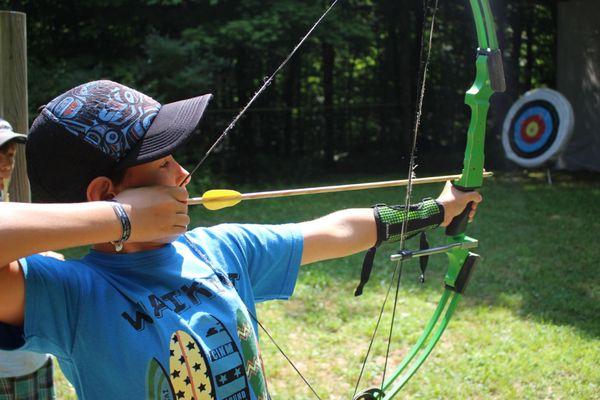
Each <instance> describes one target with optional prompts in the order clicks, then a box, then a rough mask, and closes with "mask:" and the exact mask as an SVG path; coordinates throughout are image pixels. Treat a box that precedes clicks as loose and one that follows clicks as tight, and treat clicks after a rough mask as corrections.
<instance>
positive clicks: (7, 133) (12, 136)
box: [0, 118, 27, 147]
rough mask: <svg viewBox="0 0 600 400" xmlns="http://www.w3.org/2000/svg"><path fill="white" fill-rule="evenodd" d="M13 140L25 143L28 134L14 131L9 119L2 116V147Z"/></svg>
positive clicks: (0, 135)
mask: <svg viewBox="0 0 600 400" xmlns="http://www.w3.org/2000/svg"><path fill="white" fill-rule="evenodd" d="M11 141H15V142H17V143H25V142H26V141H27V136H25V135H21V134H20V133H15V132H13V128H12V126H11V125H10V124H9V123H8V122H7V121H5V120H3V119H2V118H0V147H2V146H4V145H5V144H6V143H8V142H11Z"/></svg>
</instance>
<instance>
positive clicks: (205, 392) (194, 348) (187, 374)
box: [169, 331, 215, 400]
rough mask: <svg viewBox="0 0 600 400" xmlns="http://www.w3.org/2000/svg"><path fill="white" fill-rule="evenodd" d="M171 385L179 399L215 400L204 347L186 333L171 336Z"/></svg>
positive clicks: (180, 332)
mask: <svg viewBox="0 0 600 400" xmlns="http://www.w3.org/2000/svg"><path fill="white" fill-rule="evenodd" d="M169 347H170V348H169V367H170V370H171V375H170V376H171V383H172V384H173V390H174V391H175V396H176V398H177V399H185V400H214V399H215V391H214V385H213V382H212V374H211V371H210V367H209V365H208V362H207V359H206V355H205V354H204V351H203V350H202V347H201V346H200V345H199V344H198V343H197V342H196V340H194V338H193V337H191V336H190V335H189V334H188V333H186V332H184V331H177V332H175V333H174V334H173V335H172V336H171V344H170V346H169Z"/></svg>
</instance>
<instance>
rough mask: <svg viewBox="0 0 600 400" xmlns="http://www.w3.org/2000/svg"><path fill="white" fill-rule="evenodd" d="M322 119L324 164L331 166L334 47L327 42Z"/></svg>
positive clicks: (333, 129)
mask: <svg viewBox="0 0 600 400" xmlns="http://www.w3.org/2000/svg"><path fill="white" fill-rule="evenodd" d="M321 50H322V57H323V96H324V102H323V109H324V114H323V119H324V128H325V165H329V166H331V165H332V164H333V161H334V154H335V121H334V110H333V73H334V68H335V49H334V48H333V46H332V45H331V44H329V43H323V45H322V47H321Z"/></svg>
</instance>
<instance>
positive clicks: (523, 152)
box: [502, 89, 575, 167]
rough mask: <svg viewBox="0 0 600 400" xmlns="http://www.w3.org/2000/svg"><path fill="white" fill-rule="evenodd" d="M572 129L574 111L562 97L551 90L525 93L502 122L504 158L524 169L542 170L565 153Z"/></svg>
mask: <svg viewBox="0 0 600 400" xmlns="http://www.w3.org/2000/svg"><path fill="white" fill-rule="evenodd" d="M574 125H575V115H574V112H573V107H571V104H570V103H569V101H568V100H567V99H566V98H565V97H564V96H563V95H562V94H560V93H559V92H557V91H555V90H550V89H536V90H532V91H530V92H527V93H525V95H524V96H523V97H521V98H520V99H519V100H518V101H517V102H516V103H515V104H514V105H513V106H512V107H511V109H510V111H509V112H508V115H507V116H506V119H505V120H504V128H503V132H502V145H503V146H504V151H505V152H506V156H507V157H508V158H509V159H510V160H512V161H514V162H515V163H517V164H519V165H521V166H523V167H538V166H541V165H543V164H545V163H546V162H548V161H550V160H553V159H555V158H556V157H557V156H558V155H559V154H560V153H561V151H562V150H564V148H565V146H566V145H567V144H568V142H569V139H570V138H571V136H572V134H573V128H574Z"/></svg>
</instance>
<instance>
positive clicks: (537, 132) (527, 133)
mask: <svg viewBox="0 0 600 400" xmlns="http://www.w3.org/2000/svg"><path fill="white" fill-rule="evenodd" d="M545 131H546V123H545V122H544V119H543V118H542V117H540V116H539V115H534V116H532V117H529V118H527V119H526V120H525V122H524V123H523V125H521V138H522V139H523V141H525V142H527V143H535V142H537V141H538V140H540V139H541V137H542V135H543V134H544V132H545Z"/></svg>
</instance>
